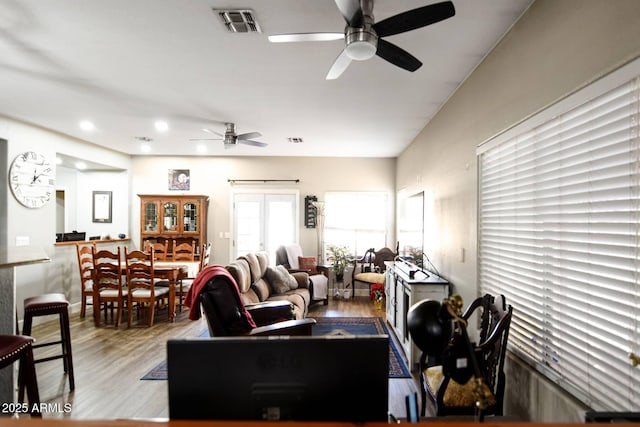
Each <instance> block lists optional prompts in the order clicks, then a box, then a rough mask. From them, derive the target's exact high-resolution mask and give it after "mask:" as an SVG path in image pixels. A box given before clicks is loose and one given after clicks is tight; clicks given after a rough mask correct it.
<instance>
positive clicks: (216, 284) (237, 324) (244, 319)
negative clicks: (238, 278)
mask: <svg viewBox="0 0 640 427" xmlns="http://www.w3.org/2000/svg"><path fill="white" fill-rule="evenodd" d="M199 299H200V304H201V306H202V310H203V312H204V314H205V317H206V319H207V323H208V326H209V333H210V335H211V336H216V337H219V336H239V335H311V328H312V327H313V325H314V324H315V323H316V321H315V319H310V318H305V319H299V320H293V317H294V314H293V305H292V303H290V302H288V301H267V302H262V303H257V304H247V305H244V304H242V302H241V300H240V298H239V295H238V288H237V285H236V284H235V283H234V282H233V281H232V280H229V278H227V277H225V276H215V277H213V278H211V279H209V280H208V281H207V282H206V284H205V285H204V286H203V287H202V289H201V291H200V293H199Z"/></svg>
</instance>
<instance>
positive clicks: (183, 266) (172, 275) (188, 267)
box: [94, 261, 200, 322]
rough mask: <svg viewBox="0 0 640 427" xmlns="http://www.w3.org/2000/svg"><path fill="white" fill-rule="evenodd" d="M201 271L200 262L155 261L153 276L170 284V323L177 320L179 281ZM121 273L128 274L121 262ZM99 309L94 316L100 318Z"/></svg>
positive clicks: (97, 308) (95, 308) (123, 263)
mask: <svg viewBox="0 0 640 427" xmlns="http://www.w3.org/2000/svg"><path fill="white" fill-rule="evenodd" d="M199 269H200V263H199V262H191V261H154V262H153V275H154V277H156V278H159V279H164V280H167V281H168V282H169V322H175V320H176V288H177V284H178V281H179V280H183V279H186V278H192V277H195V276H196V275H197V274H198V271H199ZM120 271H121V274H122V275H123V276H126V274H127V265H126V263H125V262H124V261H120ZM95 310H99V307H96V306H94V316H99V315H100V314H99V312H96V311H95Z"/></svg>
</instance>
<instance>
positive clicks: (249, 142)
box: [238, 138, 269, 147]
mask: <svg viewBox="0 0 640 427" xmlns="http://www.w3.org/2000/svg"><path fill="white" fill-rule="evenodd" d="M238 143H240V144H245V145H252V146H254V147H266V146H267V145H269V144H267V143H266V142H260V141H254V140H252V139H240V138H238Z"/></svg>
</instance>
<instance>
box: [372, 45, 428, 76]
mask: <svg viewBox="0 0 640 427" xmlns="http://www.w3.org/2000/svg"><path fill="white" fill-rule="evenodd" d="M376 55H378V56H379V57H380V58H382V59H384V60H386V61H389V62H391V63H392V64H393V65H396V66H398V67H400V68H404V69H405V70H407V71H412V72H413V71H415V70H417V69H418V68H420V67H422V62H420V61H419V60H418V59H417V58H416V57H415V56H413V55H411V54H410V53H409V52H407V51H406V50H404V49H402V48H399V47H398V46H396V45H395V44H393V43H389V42H388V41H386V40H383V39H378V50H377V51H376Z"/></svg>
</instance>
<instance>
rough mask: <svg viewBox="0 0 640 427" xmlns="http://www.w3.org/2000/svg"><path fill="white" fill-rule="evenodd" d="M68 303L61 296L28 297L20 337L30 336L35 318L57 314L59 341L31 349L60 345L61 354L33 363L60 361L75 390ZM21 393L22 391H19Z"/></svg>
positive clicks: (70, 385)
mask: <svg viewBox="0 0 640 427" xmlns="http://www.w3.org/2000/svg"><path fill="white" fill-rule="evenodd" d="M68 307H69V301H67V300H66V298H65V297H64V295H63V294H44V295H38V296H35V297H30V298H27V299H25V300H24V324H23V326H22V335H31V324H32V321H33V318H34V317H36V316H48V315H51V314H57V315H58V316H59V318H60V341H53V342H46V343H42V344H36V345H33V348H39V347H46V346H50V345H58V344H61V345H62V353H61V354H58V355H55V356H49V357H43V358H42V359H35V360H34V362H35V363H40V362H48V361H50V360H55V359H62V362H63V365H64V371H65V372H66V373H67V374H68V375H69V388H70V389H71V390H73V389H75V387H76V386H75V380H74V378H73V359H72V356H71V334H70V332H69V309H68ZM20 392H21V393H22V390H21V391H20Z"/></svg>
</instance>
